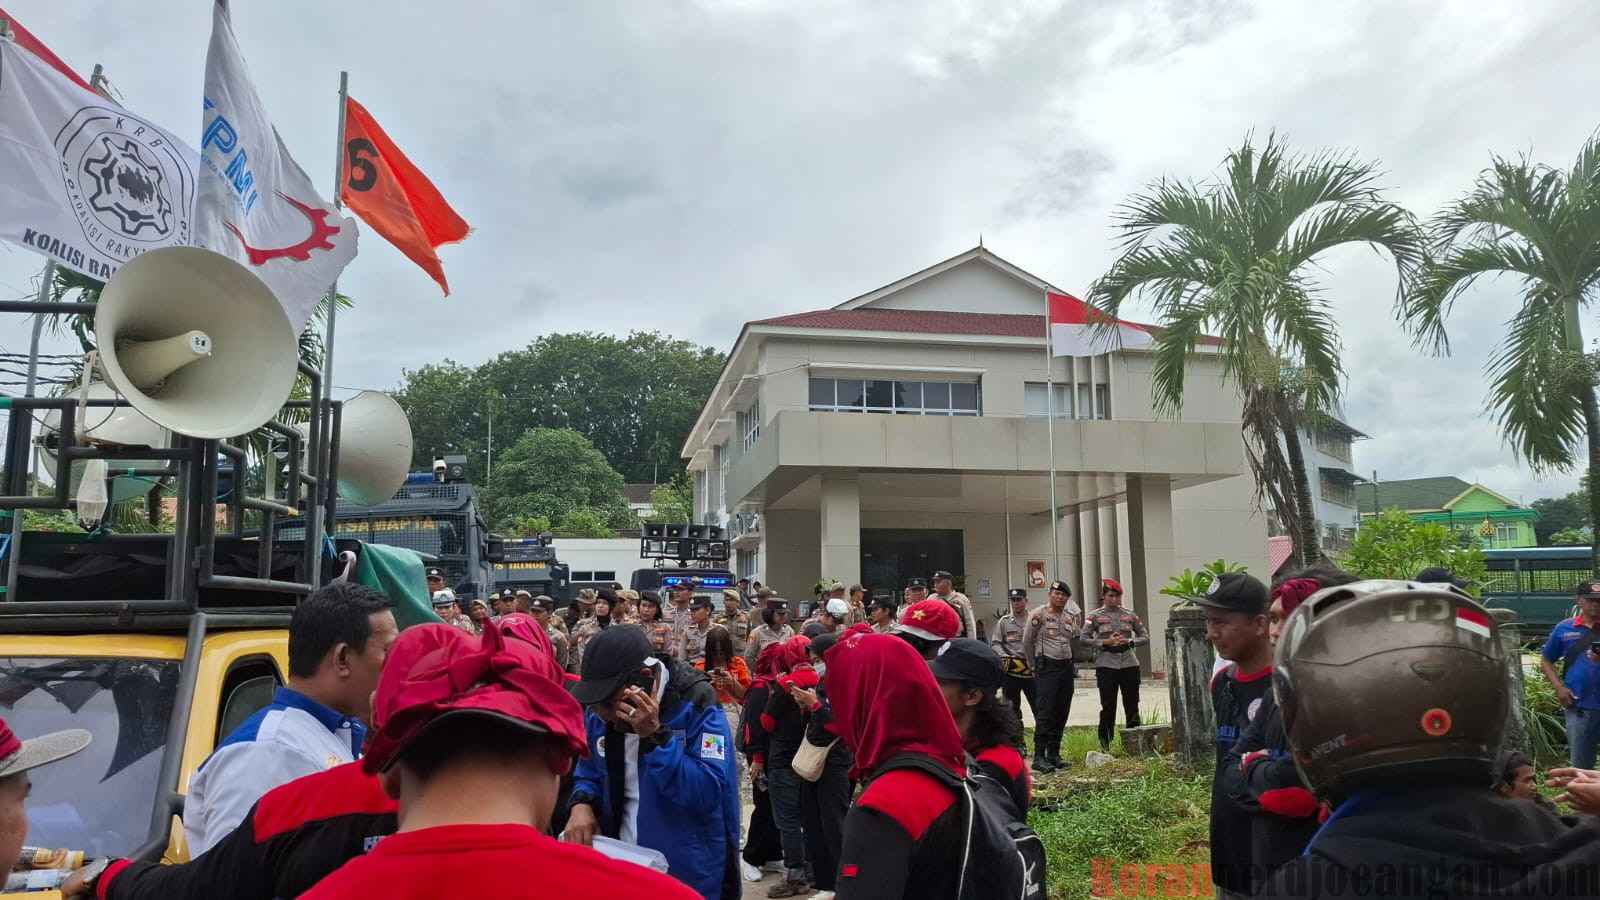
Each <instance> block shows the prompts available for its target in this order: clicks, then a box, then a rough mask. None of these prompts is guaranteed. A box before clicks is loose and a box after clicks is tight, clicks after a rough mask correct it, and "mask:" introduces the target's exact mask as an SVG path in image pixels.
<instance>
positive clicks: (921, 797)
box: [834, 769, 966, 900]
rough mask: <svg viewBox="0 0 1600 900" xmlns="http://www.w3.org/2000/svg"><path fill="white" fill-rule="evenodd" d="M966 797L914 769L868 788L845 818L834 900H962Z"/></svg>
mask: <svg viewBox="0 0 1600 900" xmlns="http://www.w3.org/2000/svg"><path fill="white" fill-rule="evenodd" d="M963 806H964V805H963V804H962V803H961V801H960V796H959V795H958V794H957V793H956V792H955V790H954V789H953V788H951V787H950V786H949V785H947V784H944V783H942V782H940V781H939V780H938V779H937V778H935V777H934V776H932V775H930V774H928V773H926V772H921V771H917V770H916V769H891V770H890V771H888V772H885V773H883V774H882V775H879V776H877V777H875V778H873V779H872V780H871V781H870V782H868V783H867V786H866V788H865V789H864V790H863V791H862V792H861V796H859V797H857V798H856V802H855V803H854V804H853V805H851V807H850V811H849V812H848V813H846V814H845V817H844V849H843V851H842V853H841V854H840V857H841V858H840V863H839V877H838V880H837V881H836V882H835V884H834V891H835V893H834V898H835V900H898V898H917V900H957V897H958V895H959V894H960V891H961V885H960V884H959V881H960V879H959V878H953V877H951V875H952V868H951V861H952V860H959V859H960V856H961V848H962V842H963V839H964V837H965V830H966V829H965V814H964V809H963Z"/></svg>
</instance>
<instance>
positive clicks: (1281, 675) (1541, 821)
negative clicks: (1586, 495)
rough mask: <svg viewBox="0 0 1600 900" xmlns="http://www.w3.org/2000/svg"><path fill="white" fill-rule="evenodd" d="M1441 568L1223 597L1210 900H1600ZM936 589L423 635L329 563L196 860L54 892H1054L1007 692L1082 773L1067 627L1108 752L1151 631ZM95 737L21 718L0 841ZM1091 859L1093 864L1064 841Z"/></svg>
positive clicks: (1591, 868) (1131, 697) (14, 850)
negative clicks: (1033, 824) (1090, 668)
mask: <svg viewBox="0 0 1600 900" xmlns="http://www.w3.org/2000/svg"><path fill="white" fill-rule="evenodd" d="M942 575H944V576H946V577H943V578H941V577H940V576H942ZM1422 576H1424V577H1423V578H1420V579H1419V580H1417V581H1413V582H1373V581H1360V580H1358V579H1356V578H1355V577H1354V576H1351V575H1348V574H1346V573H1343V572H1340V571H1338V570H1337V569H1334V568H1331V567H1328V566H1319V567H1313V568H1311V569H1307V570H1305V571H1303V572H1299V573H1296V574H1295V575H1293V576H1291V577H1288V578H1284V579H1282V580H1280V581H1279V582H1277V583H1276V584H1275V585H1273V586H1272V587H1270V588H1269V587H1268V586H1267V585H1266V584H1264V583H1263V582H1261V581H1259V580H1257V579H1256V578H1254V577H1252V576H1250V575H1248V574H1245V573H1230V574H1227V575H1223V576H1221V577H1219V578H1217V579H1216V580H1215V581H1214V582H1213V584H1212V586H1211V588H1210V590H1209V592H1208V593H1207V594H1206V596H1205V597H1204V598H1202V599H1201V601H1200V602H1201V604H1202V605H1203V607H1204V609H1205V619H1206V631H1207V637H1208V639H1209V640H1210V642H1211V644H1212V646H1213V647H1214V648H1215V649H1216V652H1217V655H1218V656H1219V657H1220V659H1221V661H1222V662H1221V663H1220V665H1219V667H1218V669H1217V671H1216V672H1215V674H1214V676H1213V678H1212V681H1211V685H1210V692H1211V696H1212V701H1213V711H1214V713H1215V716H1216V726H1217V732H1216V770H1215V773H1214V774H1215V777H1214V780H1213V799H1212V804H1211V811H1210V815H1211V835H1210V852H1211V867H1210V870H1211V877H1212V879H1213V881H1214V883H1215V885H1216V887H1217V890H1218V896H1222V897H1230V898H1231V897H1248V896H1260V897H1274V898H1275V897H1344V896H1368V895H1375V896H1394V897H1412V896H1415V897H1424V896H1427V897H1458V896H1459V897H1465V896H1488V895H1516V896H1546V897H1556V896H1573V897H1576V896H1594V895H1596V893H1597V891H1600V820H1597V819H1595V818H1594V817H1593V815H1592V814H1594V813H1600V773H1597V772H1594V771H1592V770H1590V769H1589V768H1587V767H1574V768H1564V769H1557V770H1554V771H1552V772H1551V773H1550V779H1551V780H1550V782H1549V784H1550V785H1552V786H1559V787H1561V788H1562V793H1561V795H1560V796H1559V797H1557V798H1556V799H1557V801H1558V802H1561V803H1565V804H1569V805H1571V806H1572V807H1573V808H1574V809H1575V810H1576V811H1577V812H1578V813H1580V814H1579V815H1567V816H1562V815H1560V814H1559V812H1558V810H1557V808H1556V807H1555V806H1554V805H1553V804H1551V803H1550V802H1549V801H1547V800H1545V799H1544V798H1543V796H1542V795H1541V793H1540V792H1539V790H1538V776H1537V773H1536V772H1535V769H1534V765H1533V761H1532V760H1531V759H1530V758H1529V757H1528V756H1526V755H1524V754H1522V753H1519V752H1515V751H1514V750H1513V751H1512V752H1507V748H1505V747H1504V744H1505V740H1506V736H1507V735H1506V722H1507V713H1508V705H1509V702H1510V695H1509V692H1508V689H1507V679H1506V666H1505V661H1504V660H1503V659H1502V655H1501V654H1502V650H1501V647H1500V644H1499V642H1498V641H1497V640H1496V637H1495V634H1494V631H1493V627H1492V624H1491V622H1490V619H1489V617H1488V615H1487V612H1486V611H1485V610H1484V608H1483V607H1482V606H1480V605H1479V604H1478V603H1477V602H1476V601H1474V600H1473V599H1472V598H1471V597H1470V596H1469V595H1468V594H1467V593H1466V592H1464V591H1462V590H1461V589H1460V587H1459V586H1458V585H1457V584H1455V583H1452V580H1451V579H1450V578H1449V577H1448V573H1436V572H1434V573H1422ZM932 581H933V584H934V586H935V590H934V591H932V592H930V591H928V590H927V584H926V582H922V580H921V579H914V580H913V582H912V584H911V585H909V586H908V591H907V594H908V598H907V599H908V602H906V603H904V604H901V603H897V602H896V601H895V599H894V598H892V597H887V596H876V597H872V598H870V599H869V598H867V597H866V596H865V594H866V592H865V591H864V590H861V589H860V588H859V586H857V587H856V588H855V589H851V588H847V587H845V586H844V585H831V586H829V587H828V588H826V589H825V590H824V591H823V592H822V595H821V597H820V598H819V601H818V604H817V608H816V610H815V613H814V614H813V615H812V616H810V617H809V618H808V619H807V620H806V621H804V622H802V623H800V626H799V631H798V633H797V632H796V630H795V628H794V626H793V625H791V624H790V622H789V621H788V614H789V608H788V603H787V602H786V601H785V600H783V599H782V598H780V597H778V596H776V595H775V594H773V593H771V592H770V591H763V592H762V593H761V594H759V595H756V596H754V597H752V598H747V597H746V596H745V594H744V593H743V592H742V591H740V590H738V589H729V590H728V591H726V592H724V593H723V594H722V595H721V596H720V598H717V597H713V596H710V595H707V594H704V593H701V592H699V591H697V590H696V587H697V586H696V585H695V584H694V583H693V582H689V581H685V582H678V583H674V584H670V585H668V586H667V589H666V597H665V598H663V597H662V596H661V595H660V594H658V593H656V592H654V591H649V590H645V591H639V592H637V593H635V592H633V591H627V590H623V589H621V588H620V586H619V587H614V588H603V589H598V590H594V591H586V592H584V593H583V594H580V596H579V597H578V598H577V601H576V602H575V603H574V604H573V606H574V607H575V611H576V612H578V613H581V615H574V616H572V617H571V618H570V620H569V619H568V617H566V616H564V615H563V614H562V613H561V612H560V611H557V610H556V609H555V605H554V604H553V603H552V602H550V601H549V598H547V597H522V596H519V595H518V594H517V593H516V592H508V593H509V596H504V595H503V596H500V597H497V598H496V600H497V602H496V609H494V610H492V611H491V610H487V609H485V614H484V615H482V616H477V615H472V616H468V615H461V618H464V619H468V620H469V621H468V622H467V623H466V625H465V626H463V625H462V624H461V623H460V622H457V621H454V618H455V616H456V615H457V614H456V613H454V612H452V611H451V610H449V609H448V608H447V607H441V616H440V618H441V620H442V621H441V623H439V624H426V625H418V626H413V627H411V628H408V629H406V630H405V631H404V632H401V631H400V630H399V629H398V628H397V627H396V624H395V620H394V615H393V612H392V610H391V606H390V602H389V600H388V599H387V598H386V597H385V596H384V595H382V594H380V593H378V592H376V591H373V590H371V589H369V588H365V587H362V586H360V585H357V584H349V583H339V584H332V585H329V586H327V587H324V588H322V589H321V590H319V591H317V592H316V593H315V594H313V595H312V596H310V597H309V598H307V599H306V600H305V601H303V602H302V603H301V604H300V606H299V607H297V609H296V611H295V613H294V617H293V620H292V622H291V624H290V640H289V678H288V682H287V684H285V685H284V686H283V687H281V688H279V689H278V691H277V692H276V694H275V695H274V696H273V698H272V702H271V704H270V705H268V706H267V707H265V708H264V709H262V710H260V711H259V712H257V713H256V714H255V715H253V716H252V717H251V718H250V719H248V720H247V721H246V722H244V723H243V724H242V725H240V726H239V727H237V728H236V729H234V730H233V731H232V732H231V733H230V734H228V735H227V736H226V737H225V738H224V740H222V741H221V742H220V743H219V744H218V746H217V747H216V749H215V750H214V751H213V752H212V754H211V755H210V757H209V758H208V759H207V760H206V761H205V762H204V764H203V765H202V766H201V767H200V769H199V771H198V772H197V773H196V774H195V776H194V777H193V778H192V779H191V784H190V791H189V795H188V801H187V805H186V808H185V811H184V830H185V833H186V837H187V844H188V850H189V854H190V857H191V861H190V862H188V863H184V864H179V865H161V864H156V863H148V862H140V861H133V860H115V859H102V860H97V861H95V862H94V863H93V864H92V865H90V866H87V867H85V868H83V869H80V870H79V871H77V872H76V873H74V874H73V875H72V877H71V878H70V879H68V881H67V883H66V884H65V885H63V888H62V890H63V893H64V895H65V896H67V897H88V896H93V897H99V898H109V900H155V898H180V900H182V898H201V897H216V896H230V897H235V898H243V900H257V898H259V900H272V898H290V897H307V898H313V900H329V898H344V897H351V898H353V897H358V896H362V895H366V894H371V895H374V896H380V897H385V898H390V897H393V898H408V897H417V898H423V897H428V898H436V897H447V896H448V897H457V896H460V897H468V896H473V897H476V896H517V897H533V896H559V897H590V896H592V897H609V896H628V897H634V896H640V897H652V898H655V897H660V898H671V897H685V898H688V897H700V898H714V900H724V898H736V897H740V896H742V895H744V894H745V893H746V892H747V890H748V888H747V885H749V884H750V883H753V882H757V881H760V880H762V878H763V877H764V873H765V872H768V871H775V872H779V873H781V880H780V881H779V882H778V883H777V884H775V885H772V886H770V887H769V888H767V889H766V895H767V896H770V897H818V898H829V897H831V898H839V900H867V898H872V900H880V898H890V900H892V898H930V900H946V898H948V900H974V898H988V897H1013V896H1016V897H1021V898H1024V900H1026V898H1041V900H1042V898H1043V896H1044V895H1043V884H1044V874H1045V870H1044V866H1045V860H1044V858H1043V855H1042V850H1038V841H1037V839H1035V838H1033V837H1032V835H1031V832H1029V831H1028V830H1027V826H1026V820H1027V812H1028V809H1029V807H1030V805H1031V793H1032V789H1033V783H1032V774H1031V773H1030V767H1029V765H1028V763H1027V748H1026V747H1025V745H1024V730H1023V721H1022V718H1021V714H1020V709H1019V706H1018V703H1019V701H1020V700H1021V699H1023V698H1026V699H1027V701H1028V702H1029V703H1030V704H1036V705H1035V706H1034V710H1035V714H1036V716H1037V717H1038V728H1037V730H1036V733H1035V743H1034V752H1033V763H1032V769H1034V770H1035V771H1051V770H1053V769H1055V768H1059V767H1061V766H1064V765H1065V764H1066V762H1065V760H1062V759H1061V758H1060V755H1059V754H1060V741H1061V733H1062V728H1063V726H1064V722H1065V709H1064V707H1065V706H1066V704H1068V703H1070V699H1071V695H1072V691H1071V686H1072V681H1073V672H1074V665H1075V661H1074V659H1073V656H1072V646H1073V642H1074V641H1075V640H1076V641H1077V642H1078V643H1080V644H1081V645H1082V646H1084V647H1086V648H1087V649H1088V652H1091V653H1092V654H1093V655H1094V662H1093V664H1094V668H1095V672H1096V683H1097V687H1098V689H1099V693H1100V697H1101V702H1102V708H1101V717H1100V721H1099V725H1098V737H1099V739H1100V742H1101V744H1102V745H1104V746H1109V744H1110V743H1111V741H1112V740H1113V738H1114V736H1115V725H1116V718H1117V712H1118V707H1119V705H1120V706H1121V708H1122V709H1121V711H1122V713H1123V715H1124V721H1125V724H1128V725H1137V724H1138V722H1139V718H1138V715H1139V713H1138V684H1139V678H1138V672H1139V668H1138V661H1137V656H1136V655H1135V654H1133V653H1131V652H1130V650H1132V649H1133V648H1137V647H1139V646H1141V645H1143V644H1146V643H1148V641H1149V635H1148V633H1147V631H1146V629H1145V626H1144V623H1143V622H1142V620H1141V619H1140V618H1139V617H1138V616H1137V615H1136V614H1134V613H1133V612H1132V611H1131V610H1128V609H1126V608H1125V607H1123V606H1122V595H1123V589H1122V586H1121V585H1120V584H1118V583H1117V582H1116V581H1114V580H1110V579H1107V580H1105V581H1103V582H1102V583H1101V585H1100V604H1099V606H1098V607H1097V608H1095V609H1094V610H1091V611H1089V612H1087V613H1084V612H1083V611H1082V607H1081V606H1079V605H1078V604H1076V603H1075V602H1073V600H1072V591H1071V588H1070V586H1068V585H1067V584H1065V583H1063V582H1059V581H1058V582H1052V583H1050V584H1049V586H1048V589H1047V595H1048V596H1047V599H1046V601H1045V602H1044V603H1043V604H1041V605H1039V606H1038V607H1036V608H1030V602H1029V598H1028V596H1027V592H1026V590H1024V589H1013V590H1011V591H1010V592H1009V594H1008V600H1009V603H1010V611H1009V613H1008V614H1007V615H1005V616H1002V617H1001V618H1000V619H999V620H998V622H996V624H995V626H994V628H993V629H992V632H991V633H990V634H988V636H987V639H986V640H980V639H978V637H977V635H978V634H979V633H980V630H979V629H978V628H977V627H976V625H977V623H975V622H974V621H972V618H971V616H970V611H971V603H970V601H967V600H966V598H965V597H960V595H959V594H957V593H955V592H953V591H951V590H950V588H949V583H948V582H949V579H948V577H947V573H936V575H935V577H934V578H933V579H932ZM1579 594H1580V596H1581V597H1582V598H1583V604H1584V606H1583V608H1584V610H1585V615H1582V616H1580V617H1578V618H1577V619H1575V620H1573V621H1572V622H1571V623H1569V624H1570V626H1571V627H1569V628H1565V629H1558V630H1557V633H1556V634H1554V635H1552V637H1551V639H1550V643H1549V644H1548V645H1547V646H1546V648H1545V652H1544V654H1543V656H1544V659H1545V660H1546V667H1547V675H1548V676H1549V677H1550V679H1551V681H1552V683H1553V684H1558V685H1561V686H1562V687H1564V688H1566V690H1567V692H1568V694H1564V695H1562V700H1563V702H1564V703H1566V704H1568V705H1569V706H1571V707H1573V708H1577V709H1587V708H1588V707H1587V706H1582V705H1579V704H1581V703H1587V702H1589V701H1591V700H1592V699H1593V696H1594V695H1593V694H1592V693H1591V691H1592V690H1593V686H1592V685H1591V684H1590V683H1589V681H1588V680H1587V679H1589V678H1590V677H1591V670H1590V669H1588V668H1584V667H1583V666H1582V665H1579V663H1580V662H1581V658H1582V656H1583V655H1584V654H1591V655H1593V656H1595V657H1596V660H1591V661H1590V663H1591V664H1597V665H1600V652H1594V651H1591V649H1590V648H1591V647H1592V646H1593V640H1592V637H1591V635H1592V634H1593V631H1592V630H1591V629H1592V628H1593V627H1594V625H1595V624H1596V623H1595V620H1594V617H1593V616H1589V615H1588V611H1589V607H1590V606H1591V605H1592V606H1594V607H1595V610H1594V611H1595V612H1596V613H1600V582H1593V583H1586V584H1585V585H1584V586H1583V587H1581V588H1580V589H1579ZM958 598H959V599H958ZM719 599H720V601H721V604H720V605H721V608H720V610H719V609H718V608H717V606H718V600H719ZM747 603H753V607H752V608H749V609H747V608H746V604H747ZM1580 642H1581V645H1580V646H1578V648H1577V651H1576V652H1574V651H1573V649H1572V648H1573V645H1575V644H1580ZM1556 663H1560V664H1561V665H1560V667H1559V668H1557V667H1556V665H1555V664H1556ZM1061 672H1064V673H1065V675H1064V677H1063V676H1062V675H1060V674H1058V673H1061ZM1129 673H1132V674H1129ZM1058 680H1064V682H1065V684H1064V686H1063V685H1062V684H1059V683H1058ZM1569 695H1570V696H1569ZM1573 718H1581V717H1580V716H1574V717H1573ZM1583 724H1584V723H1580V727H1582V725H1583ZM1578 734H1579V736H1580V737H1581V734H1582V732H1581V731H1580V732H1578ZM89 741H90V736H89V734H88V733H87V732H60V733H56V734H51V735H44V736H38V737H35V738H33V739H32V740H21V739H20V738H19V737H18V736H16V735H13V734H12V733H11V732H10V730H9V729H8V728H7V727H6V726H5V725H4V723H3V721H0V863H9V862H10V861H11V860H14V859H16V858H17V856H18V854H19V853H20V848H21V844H22V840H23V836H24V835H25V834H26V831H27V822H26V816H25V813H24V811H23V798H24V797H25V796H26V792H27V772H28V770H30V769H33V768H36V767H38V766H41V765H46V764H49V763H50V762H53V761H55V760H57V759H60V758H64V757H65V756H68V755H71V754H72V753H75V752H78V751H79V750H81V749H83V747H84V746H86V745H87V744H88V743H89ZM1586 752H1592V750H1588V749H1586V748H1585V747H1584V746H1583V745H1582V744H1581V743H1580V742H1575V743H1574V746H1573V753H1574V755H1575V757H1578V758H1579V759H1578V761H1580V762H1581V761H1582V758H1581V755H1582V754H1584V753H1586ZM745 790H748V791H749V802H748V807H749V813H750V817H749V820H748V824H745V821H744V819H743V815H742V814H743V812H744V810H745V808H746V805H747V804H746V803H745V802H744V800H743V796H742V794H743V792H744V791H745ZM1136 825H1137V823H1130V827H1136ZM617 859H624V860H628V861H629V862H630V863H638V864H637V865H621V864H618V863H616V862H615V860H617ZM1075 862H1081V863H1083V864H1084V866H1085V871H1086V873H1087V863H1088V861H1087V860H1084V861H1073V860H1053V861H1051V863H1052V864H1053V865H1056V866H1062V865H1065V866H1072V865H1074V863H1075ZM1386 867H1387V868H1386ZM5 868H7V869H9V868H10V865H9V864H8V865H7V866H6V867H5ZM1382 879H1388V880H1387V881H1385V880H1382Z"/></svg>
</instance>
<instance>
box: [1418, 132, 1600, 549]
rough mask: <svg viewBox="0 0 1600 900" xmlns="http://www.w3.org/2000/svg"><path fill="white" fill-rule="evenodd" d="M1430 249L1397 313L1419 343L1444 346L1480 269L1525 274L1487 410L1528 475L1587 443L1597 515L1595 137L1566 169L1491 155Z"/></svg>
mask: <svg viewBox="0 0 1600 900" xmlns="http://www.w3.org/2000/svg"><path fill="white" fill-rule="evenodd" d="M1429 247H1430V252H1429V254H1428V259H1427V262H1426V264H1425V265H1424V266H1423V268H1422V271H1421V273H1420V276H1419V278H1418V279H1417V285H1416V288H1415V290H1414V291H1413V292H1412V293H1411V296H1410V298H1409V300H1408V301H1407V303H1406V304H1405V307H1404V309H1403V314H1404V316H1405V320H1406V322H1407V323H1408V324H1409V325H1410V327H1411V328H1412V330H1413V332H1414V334H1415V336H1416V339H1417V341H1418V343H1419V344H1422V345H1423V346H1425V347H1428V348H1430V349H1432V350H1434V351H1436V352H1442V353H1447V352H1449V347H1450V345H1449V341H1448V339H1447V338H1446V336H1445V331H1444V320H1445V317H1446V316H1448V315H1449V313H1450V308H1451V306H1452V305H1453V304H1454V302H1455V300H1456V298H1457V297H1459V296H1461V294H1462V293H1463V292H1465V291H1466V290H1467V288H1468V287H1469V286H1471V285H1472V283H1473V282H1475V281H1477V280H1478V278H1479V277H1480V276H1483V275H1499V274H1502V273H1510V274H1513V275H1517V276H1520V278H1521V279H1522V305H1521V306H1520V307H1519V308H1518V309H1517V310H1516V312H1515V313H1514V314H1513V315H1512V316H1511V319H1510V321H1509V322H1508V323H1507V327H1506V335H1505V339H1504V340H1503V341H1502V342H1501V343H1500V346H1499V347H1498V348H1497V349H1496V350H1495V352H1494V355H1493V356H1491V357H1490V358H1489V363H1488V366H1487V369H1488V374H1489V380H1490V387H1489V407H1490V410H1491V411H1492V412H1493V413H1494V415H1495V418H1496V420H1497V422H1498V424H1499V426H1500V430H1501V431H1503V432H1504V433H1505V436H1506V440H1507V441H1508V442H1510V444H1511V446H1512V448H1513V449H1514V450H1515V451H1516V452H1517V453H1518V454H1519V455H1520V456H1522V457H1523V458H1524V459H1526V460H1527V461H1528V462H1529V464H1530V465H1532V466H1533V468H1534V469H1535V471H1552V470H1565V469H1569V468H1571V467H1572V466H1573V465H1574V464H1575V463H1576V462H1577V457H1578V452H1577V451H1578V447H1579V446H1580V443H1581V441H1582V440H1583V438H1585V437H1587V438H1588V451H1589V460H1588V467H1587V475H1588V477H1587V492H1588V500H1589V515H1590V520H1591V521H1596V522H1600V517H1597V514H1600V477H1597V476H1600V406H1597V404H1596V397H1595V360H1594V359H1593V358H1591V357H1589V356H1586V355H1585V353H1584V343H1583V331H1582V328H1581V326H1580V313H1581V311H1582V309H1583V306H1584V304H1585V303H1588V302H1589V301H1591V300H1593V299H1595V297H1596V294H1597V285H1600V134H1596V135H1594V136H1591V137H1590V138H1589V140H1588V142H1587V143H1585V144H1584V146H1583V149H1582V150H1581V151H1579V153H1578V159H1577V162H1576V163H1574V164H1573V167H1572V169H1571V171H1569V172H1563V171H1561V170H1560V169H1556V168H1554V167H1552V166H1548V165H1544V164H1542V163H1533V162H1530V161H1529V160H1528V159H1527V158H1526V157H1522V158H1520V159H1518V160H1516V161H1511V160H1507V159H1502V158H1500V157H1494V158H1493V160H1492V163H1491V165H1490V166H1489V168H1487V169H1485V170H1484V171H1483V173H1482V174H1481V175H1480V176H1479V177H1478V183H1477V184H1476V185H1475V186H1474V187H1473V189H1472V190H1471V191H1470V192H1469V193H1468V194H1467V195H1466V196H1465V197H1462V198H1461V199H1460V200H1457V201H1456V202H1454V203H1452V204H1450V205H1449V206H1448V207H1446V208H1445V209H1444V211H1443V212H1441V213H1440V214H1439V215H1438V217H1437V218H1436V219H1435V220H1434V221H1433V223H1432V225H1431V228H1430V233H1429ZM1594 573H1595V574H1596V575H1600V566H1595V567H1594Z"/></svg>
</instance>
